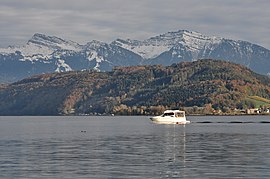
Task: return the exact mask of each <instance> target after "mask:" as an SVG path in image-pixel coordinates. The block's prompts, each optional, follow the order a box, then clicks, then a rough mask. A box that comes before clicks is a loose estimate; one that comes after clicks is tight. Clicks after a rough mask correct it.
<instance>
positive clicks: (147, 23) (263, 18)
mask: <svg viewBox="0 0 270 179" xmlns="http://www.w3.org/2000/svg"><path fill="white" fill-rule="evenodd" d="M0 27H1V28H0V47H7V46H8V45H22V44H25V43H26V42H27V41H28V40H29V39H30V38H31V37H32V35H33V34H34V33H37V32H38V33H44V34H47V35H53V36H58V37H61V38H63V39H66V40H73V41H76V42H78V43H80V44H84V43H86V42H89V41H91V40H100V41H103V42H111V41H113V40H115V39H116V38H122V39H126V38H130V39H139V40H142V39H146V38H149V37H151V36H156V35H159V34H163V33H166V32H168V31H177V30H180V29H184V30H191V31H197V32H200V33H202V34H205V35H209V36H218V37H225V38H231V39H238V40H246V41H249V42H252V43H256V44H259V45H262V46H264V47H266V48H268V49H270V38H269V34H270V0H0Z"/></svg>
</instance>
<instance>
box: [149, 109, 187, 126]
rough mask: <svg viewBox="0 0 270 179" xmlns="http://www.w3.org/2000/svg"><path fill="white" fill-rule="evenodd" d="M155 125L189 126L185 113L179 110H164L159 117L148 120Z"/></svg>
mask: <svg viewBox="0 0 270 179" xmlns="http://www.w3.org/2000/svg"><path fill="white" fill-rule="evenodd" d="M150 119H151V120H152V121H153V122H155V123H160V124H189V123H190V121H187V119H186V115H185V111H180V110H166V111H164V113H163V114H162V115H160V116H154V117H151V118H150Z"/></svg>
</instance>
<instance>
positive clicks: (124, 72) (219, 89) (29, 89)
mask: <svg viewBox="0 0 270 179" xmlns="http://www.w3.org/2000/svg"><path fill="white" fill-rule="evenodd" d="M252 96H260V97H262V99H270V79H269V77H266V76H262V75H259V74H256V73H254V72H252V71H251V70H249V69H247V68H246V67H243V66H240V65H237V64H233V63H229V62H224V61H218V60H198V61H196V62H182V63H178V64H173V65H171V66H168V67H165V66H161V65H154V66H150V65H149V66H133V67H115V68H114V70H113V71H111V72H95V71H83V72H68V73H53V74H45V75H39V76H34V77H31V78H27V79H24V80H22V81H19V82H17V83H13V84H10V85H8V86H4V87H2V88H0V115H59V114H61V115H69V114H97V113H101V114H103V113H106V114H111V113H115V114H150V113H158V112H160V111H162V110H164V109H166V108H183V107H193V106H197V107H199V108H200V107H204V108H205V109H206V111H205V113H208V112H209V113H211V111H212V110H222V111H224V112H226V111H229V110H231V109H235V108H238V109H245V108H249V107H254V106H255V105H257V104H259V102H258V101H262V100H259V99H258V98H256V99H254V97H252ZM254 100H255V101H254ZM266 103H267V102H266ZM266 103H264V104H266Z"/></svg>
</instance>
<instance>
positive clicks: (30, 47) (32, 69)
mask: <svg viewBox="0 0 270 179" xmlns="http://www.w3.org/2000/svg"><path fill="white" fill-rule="evenodd" d="M207 58H211V59H218V60H225V61H231V62H234V63H237V64H242V65H245V66H247V67H249V68H251V69H252V70H254V71H256V72H258V73H261V74H269V75H270V70H269V69H270V50H268V49H266V48H264V47H261V46H259V45H256V44H252V43H250V42H246V41H241V40H231V39H226V38H221V37H210V36H206V35H203V34H201V33H198V32H194V31H188V30H178V31H175V32H167V33H164V34H161V35H157V36H153V37H150V38H148V39H146V40H131V39H127V40H123V39H116V40H115V41H112V42H111V43H104V42H100V41H96V40H93V41H90V42H88V43H86V44H84V45H81V44H79V43H76V42H73V41H69V40H64V39H61V38H59V37H55V36H47V35H44V34H40V33H36V34H34V35H33V36H32V38H31V39H30V40H29V41H28V42H27V43H26V44H25V45H24V46H21V47H8V48H0V83H1V82H2V83H3V82H14V81H17V80H20V79H23V78H25V77H29V76H31V75H35V74H43V73H51V72H64V71H71V70H87V69H94V70H98V71H110V70H112V69H113V67H114V66H133V65H143V64H152V65H154V64H162V65H171V64H172V63H177V62H181V61H196V60H198V59H207ZM14 69H16V70H14Z"/></svg>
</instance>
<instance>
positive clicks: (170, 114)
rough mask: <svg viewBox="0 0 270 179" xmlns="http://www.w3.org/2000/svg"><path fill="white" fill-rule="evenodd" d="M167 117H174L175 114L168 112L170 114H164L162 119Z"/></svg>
mask: <svg viewBox="0 0 270 179" xmlns="http://www.w3.org/2000/svg"><path fill="white" fill-rule="evenodd" d="M165 116H174V113H173V112H168V113H164V114H162V117H165Z"/></svg>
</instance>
